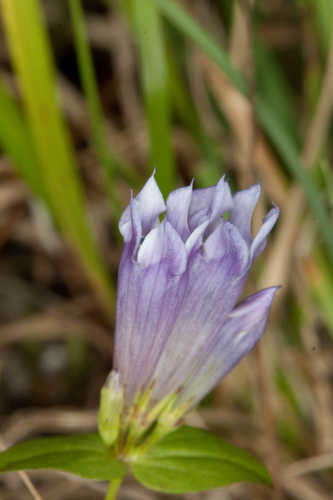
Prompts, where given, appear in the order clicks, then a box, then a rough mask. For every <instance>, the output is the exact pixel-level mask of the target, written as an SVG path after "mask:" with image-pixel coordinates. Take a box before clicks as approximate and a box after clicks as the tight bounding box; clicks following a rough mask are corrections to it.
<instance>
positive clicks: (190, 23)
mask: <svg viewBox="0 0 333 500" xmlns="http://www.w3.org/2000/svg"><path fill="white" fill-rule="evenodd" d="M156 2H157V5H158V6H159V9H160V11H161V12H162V13H163V14H164V15H165V17H166V18H167V19H168V20H169V21H170V22H171V23H172V24H174V25H175V26H177V27H178V29H180V30H181V31H182V32H183V33H184V34H185V35H187V36H188V37H189V38H190V39H192V40H193V41H194V42H195V43H196V44H197V45H198V46H199V47H201V48H202V50H203V51H204V52H206V54H207V55H208V56H209V57H210V58H211V59H212V60H213V61H214V62H215V63H216V64H217V65H218V66H219V67H220V68H221V69H222V70H223V71H224V72H225V73H226V75H228V77H229V78H230V80H231V81H232V82H233V83H234V84H235V86H236V87H237V88H238V90H239V91H240V92H242V94H245V95H247V93H248V89H247V85H246V81H245V78H244V77H243V75H242V74H241V73H240V72H239V71H238V70H237V69H235V68H234V67H233V66H232V64H231V62H230V60H229V58H228V56H227V54H225V53H224V52H223V50H222V49H221V48H220V47H218V45H217V44H216V42H215V41H214V40H213V39H212V38H211V37H210V36H209V35H208V34H207V33H206V32H205V31H204V30H203V29H202V28H201V26H200V25H199V24H198V23H197V22H196V21H195V20H194V19H192V17H191V16H190V15H189V14H188V13H187V12H186V11H185V10H184V9H183V8H182V7H181V6H180V5H179V4H178V2H176V1H175V0H156Z"/></svg>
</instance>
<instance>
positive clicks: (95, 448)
mask: <svg viewBox="0 0 333 500" xmlns="http://www.w3.org/2000/svg"><path fill="white" fill-rule="evenodd" d="M24 469H25V470H30V469H57V470H62V471H66V472H71V473H73V474H77V475H78V476H82V477H86V478H89V479H100V480H102V479H104V480H112V479H116V478H121V477H123V476H124V475H125V474H126V471H127V468H126V465H125V464H124V463H123V462H120V461H119V460H116V459H115V458H113V457H112V456H110V452H109V450H108V449H107V448H106V447H105V445H104V444H103V442H102V440H101V438H100V437H99V435H98V434H79V435H73V436H61V437H48V438H40V439H35V440H31V441H26V442H25V443H20V444H17V445H15V446H13V447H12V448H10V449H9V450H7V451H4V452H2V453H0V471H1V472H7V471H18V470H24Z"/></svg>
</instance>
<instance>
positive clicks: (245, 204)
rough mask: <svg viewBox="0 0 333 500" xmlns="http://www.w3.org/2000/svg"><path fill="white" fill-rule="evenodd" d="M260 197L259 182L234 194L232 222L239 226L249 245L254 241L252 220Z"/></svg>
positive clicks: (231, 212) (231, 213)
mask: <svg viewBox="0 0 333 500" xmlns="http://www.w3.org/2000/svg"><path fill="white" fill-rule="evenodd" d="M259 198H260V185H259V184H255V185H254V186H251V187H250V188H248V189H244V190H243V191H239V192H238V193H236V194H235V196H234V206H233V208H232V209H231V211H230V218H229V220H230V222H231V223H232V224H234V225H235V226H236V227H237V228H238V230H239V231H240V233H241V235H242V236H243V238H244V240H245V241H246V242H247V244H248V245H250V243H251V241H252V232H251V221H252V215H253V211H254V209H255V207H256V205H257V203H258V200H259Z"/></svg>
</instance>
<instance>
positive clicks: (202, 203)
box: [189, 177, 233, 231]
mask: <svg viewBox="0 0 333 500" xmlns="http://www.w3.org/2000/svg"><path fill="white" fill-rule="evenodd" d="M232 203H233V202H232V196H231V191H230V188H229V185H228V183H227V182H226V181H225V180H224V177H222V178H221V179H220V180H219V182H218V183H217V185H216V186H212V187H209V188H204V189H195V190H194V191H193V194H192V200H191V205H190V209H189V227H190V230H191V231H193V230H194V229H195V228H196V227H198V226H199V225H200V224H202V223H203V222H205V221H207V220H209V222H210V225H215V224H216V222H217V221H218V219H219V218H220V217H221V216H222V215H223V213H224V212H226V211H227V210H230V209H231V207H232Z"/></svg>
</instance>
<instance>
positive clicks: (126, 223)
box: [119, 198, 142, 257]
mask: <svg viewBox="0 0 333 500" xmlns="http://www.w3.org/2000/svg"><path fill="white" fill-rule="evenodd" d="M119 231H120V233H121V235H122V236H123V238H124V241H125V248H124V253H125V254H131V257H133V255H134V253H135V252H136V249H137V248H138V246H139V243H140V240H141V236H142V227H141V221H140V215H139V208H138V203H137V201H136V199H135V198H134V199H133V198H131V201H130V204H129V205H128V207H127V208H126V210H125V211H124V212H123V214H122V216H121V218H120V221H119Z"/></svg>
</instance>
